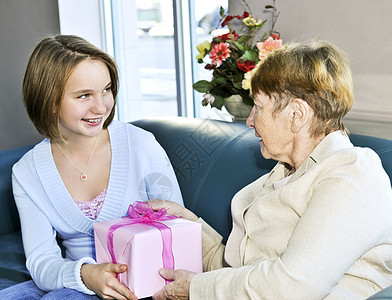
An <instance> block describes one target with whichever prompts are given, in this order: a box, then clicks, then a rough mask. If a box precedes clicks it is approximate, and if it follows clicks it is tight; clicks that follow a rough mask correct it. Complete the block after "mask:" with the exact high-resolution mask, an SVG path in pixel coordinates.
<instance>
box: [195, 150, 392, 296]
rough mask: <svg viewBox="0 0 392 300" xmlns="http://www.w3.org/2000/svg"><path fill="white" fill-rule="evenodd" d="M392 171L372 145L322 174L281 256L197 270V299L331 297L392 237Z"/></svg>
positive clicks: (244, 244)
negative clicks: (344, 279) (356, 266)
mask: <svg viewBox="0 0 392 300" xmlns="http://www.w3.org/2000/svg"><path fill="white" fill-rule="evenodd" d="M386 176H387V175H386V174H385V172H383V169H382V166H381V163H380V160H379V158H378V157H377V156H376V155H375V154H374V153H373V152H371V151H367V150H365V151H364V153H363V155H362V159H360V160H358V161H356V162H354V163H348V162H346V163H343V164H341V165H339V166H336V167H335V168H333V169H331V170H330V171H329V172H327V173H325V174H321V176H319V178H318V179H316V180H315V181H314V184H313V185H312V189H311V190H309V193H311V195H312V196H311V201H310V203H309V205H308V207H307V208H306V210H305V212H304V213H303V215H302V216H301V218H300V220H299V222H298V223H297V225H296V226H295V228H294V231H293V233H292V235H291V238H290V239H289V242H288V244H287V247H286V249H285V251H284V252H283V254H282V255H281V256H280V257H278V258H277V259H276V260H262V261H258V262H254V263H253V264H251V265H245V266H241V267H238V268H222V269H219V270H215V271H212V272H207V273H202V274H197V275H195V276H194V277H193V279H192V281H191V286H190V296H191V299H228V298H232V299H323V298H325V297H326V296H328V295H329V294H330V293H331V291H332V289H333V288H334V287H335V286H336V285H337V284H338V283H339V281H340V280H341V279H342V277H343V276H344V275H345V273H346V272H347V271H348V270H349V269H350V268H351V267H352V266H353V264H354V263H355V262H356V261H357V260H358V259H360V257H361V256H362V255H364V254H365V253H367V252H368V251H369V250H370V249H372V248H374V247H375V246H376V245H379V244H382V243H384V242H386V239H387V237H390V232H389V231H390V226H386V224H390V221H389V219H390V211H391V201H390V200H391V192H390V185H389V180H388V179H387V177H386ZM239 246H240V245H238V247H239ZM242 246H244V247H246V242H243V243H242V244H241V247H242ZM357 289H358V287H357ZM369 296H370V295H369Z"/></svg>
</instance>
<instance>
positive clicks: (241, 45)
mask: <svg viewBox="0 0 392 300" xmlns="http://www.w3.org/2000/svg"><path fill="white" fill-rule="evenodd" d="M234 45H235V46H236V47H237V48H238V49H239V50H241V51H245V47H244V45H243V44H241V43H239V42H234Z"/></svg>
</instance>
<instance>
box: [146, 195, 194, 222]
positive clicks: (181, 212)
mask: <svg viewBox="0 0 392 300" xmlns="http://www.w3.org/2000/svg"><path fill="white" fill-rule="evenodd" d="M147 202H148V203H149V204H150V205H151V207H152V209H153V210H159V209H161V208H165V209H166V210H167V214H168V215H173V216H177V217H180V218H183V219H186V220H190V221H197V219H198V217H197V216H196V215H195V214H194V213H193V212H191V211H190V210H188V209H186V208H185V207H184V206H182V205H180V204H178V203H176V202H172V201H168V200H158V199H152V200H148V201H147Z"/></svg>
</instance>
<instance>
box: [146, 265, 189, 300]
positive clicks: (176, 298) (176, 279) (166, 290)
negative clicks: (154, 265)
mask: <svg viewBox="0 0 392 300" xmlns="http://www.w3.org/2000/svg"><path fill="white" fill-rule="evenodd" d="M159 274H160V275H161V276H162V277H163V278H164V279H166V280H172V282H170V283H169V284H167V285H165V286H164V287H163V289H161V290H160V291H159V292H157V293H155V294H154V295H153V296H152V299H154V300H167V299H173V300H187V299H189V287H190V285H191V280H192V278H193V276H195V275H196V273H194V272H190V271H185V270H176V271H175V270H171V269H160V271H159Z"/></svg>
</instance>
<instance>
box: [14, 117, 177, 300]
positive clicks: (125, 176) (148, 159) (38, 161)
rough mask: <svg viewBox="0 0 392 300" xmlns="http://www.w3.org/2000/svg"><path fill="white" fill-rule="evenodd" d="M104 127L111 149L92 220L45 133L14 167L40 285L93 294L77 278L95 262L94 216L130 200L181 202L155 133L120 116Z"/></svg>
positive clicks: (31, 266) (109, 213) (110, 213)
mask: <svg viewBox="0 0 392 300" xmlns="http://www.w3.org/2000/svg"><path fill="white" fill-rule="evenodd" d="M108 130H109V135H110V141H111V150H112V161H111V169H110V177H109V184H108V187H107V194H106V198H105V201H104V204H103V206H102V209H101V212H100V214H99V216H98V218H97V219H96V220H91V219H89V218H87V217H86V216H85V215H84V214H83V213H82V212H81V211H80V209H79V208H78V207H77V205H76V204H75V202H74V200H73V199H72V198H71V196H70V194H69V193H68V190H67V189H66V187H65V185H64V183H63V182H62V180H61V177H60V175H59V173H58V171H57V169H56V166H55V163H54V160H53V157H52V152H51V147H50V141H49V140H48V139H45V140H43V141H42V142H41V143H39V144H38V145H36V146H35V148H34V149H32V150H31V151H29V152H28V153H27V154H26V155H24V156H23V157H22V158H21V159H20V161H19V162H18V163H16V164H15V165H14V167H13V175H12V183H13V192H14V197H15V201H16V204H17V208H18V211H19V216H20V220H21V230H22V237H23V245H24V249H25V254H26V258H27V261H26V266H27V269H28V270H29V272H30V274H31V276H32V278H33V280H34V282H35V283H36V284H37V286H38V287H39V288H41V289H42V290H45V291H50V290H54V289H59V288H63V287H66V288H72V289H76V290H78V291H81V292H84V293H87V294H93V292H92V291H90V290H88V289H87V288H86V287H85V286H84V284H83V282H82V281H81V278H80V267H81V265H82V264H83V263H95V260H94V258H95V248H94V231H93V224H94V222H99V221H103V220H108V219H115V218H120V217H122V216H124V215H125V214H126V211H127V208H128V206H129V205H130V204H131V203H133V202H134V201H146V200H148V199H151V198H158V199H164V200H172V201H175V202H178V203H180V204H181V205H183V200H182V196H181V192H180V189H179V186H178V183H177V179H176V177H175V174H174V172H173V169H172V166H171V164H170V161H169V159H168V157H167V155H166V153H165V151H164V150H163V149H162V147H161V146H160V145H159V144H158V143H157V141H156V140H155V138H154V136H153V135H152V134H151V133H149V132H147V131H144V130H142V129H140V128H138V127H136V126H133V125H130V124H126V123H121V122H113V123H112V124H111V125H110V126H109V127H108ZM150 182H152V183H150ZM57 234H58V235H59V236H60V237H61V238H62V239H64V241H63V245H64V246H65V248H66V258H65V259H63V258H62V256H61V251H60V248H59V246H58V244H57V241H56V235H57Z"/></svg>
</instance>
